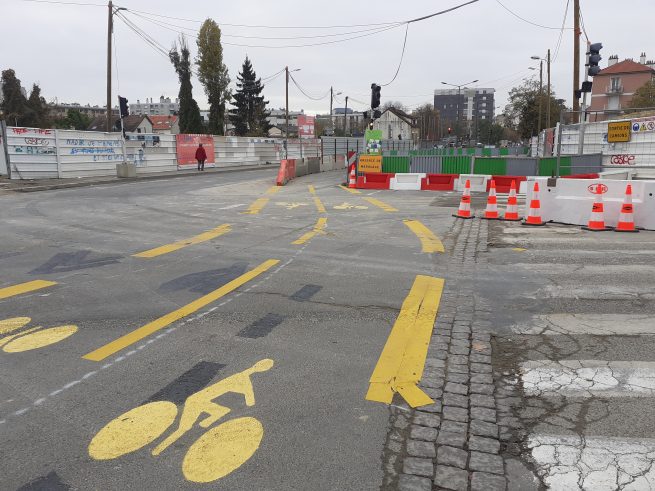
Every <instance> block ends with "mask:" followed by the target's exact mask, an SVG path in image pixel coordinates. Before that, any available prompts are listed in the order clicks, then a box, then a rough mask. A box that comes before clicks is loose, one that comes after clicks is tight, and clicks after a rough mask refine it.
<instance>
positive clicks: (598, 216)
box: [582, 184, 612, 232]
mask: <svg viewBox="0 0 655 491" xmlns="http://www.w3.org/2000/svg"><path fill="white" fill-rule="evenodd" d="M602 189H603V188H602V186H601V185H600V184H598V185H597V186H596V199H595V200H594V204H593V206H592V207H591V215H590V216H589V222H588V223H587V226H586V227H582V229H583V230H589V231H591V232H603V231H605V230H612V228H611V227H606V226H605V216H604V215H605V205H604V204H603V191H602Z"/></svg>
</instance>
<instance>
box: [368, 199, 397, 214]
mask: <svg viewBox="0 0 655 491" xmlns="http://www.w3.org/2000/svg"><path fill="white" fill-rule="evenodd" d="M364 199H365V200H366V201H368V202H369V203H371V204H372V205H375V206H377V207H378V208H382V209H383V210H384V211H388V212H394V211H398V209H396V208H394V207H393V206H391V205H388V204H386V203H385V202H384V201H380V200H379V199H375V198H364Z"/></svg>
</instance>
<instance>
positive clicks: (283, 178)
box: [276, 160, 296, 186]
mask: <svg viewBox="0 0 655 491" xmlns="http://www.w3.org/2000/svg"><path fill="white" fill-rule="evenodd" d="M295 177H296V161H295V160H282V161H281V162H280V170H279V171H278V173H277V181H276V182H277V185H278V186H284V185H285V184H286V183H287V182H289V181H290V180H291V179H294V178H295Z"/></svg>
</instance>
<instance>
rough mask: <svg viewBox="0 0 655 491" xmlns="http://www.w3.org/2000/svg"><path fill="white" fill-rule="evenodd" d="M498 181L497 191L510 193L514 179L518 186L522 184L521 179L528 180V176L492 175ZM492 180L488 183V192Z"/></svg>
mask: <svg viewBox="0 0 655 491" xmlns="http://www.w3.org/2000/svg"><path fill="white" fill-rule="evenodd" d="M491 178H492V179H493V180H494V182H495V183H496V192H498V193H509V190H510V189H511V188H512V181H516V187H517V188H519V187H520V186H521V181H527V180H528V178H527V177H526V176H492V177H491ZM490 185H491V181H489V182H488V183H487V192H489V187H490Z"/></svg>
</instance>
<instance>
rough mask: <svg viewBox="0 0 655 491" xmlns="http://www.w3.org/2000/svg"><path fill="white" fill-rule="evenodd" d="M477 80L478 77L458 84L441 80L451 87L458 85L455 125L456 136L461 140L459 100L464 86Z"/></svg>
mask: <svg viewBox="0 0 655 491" xmlns="http://www.w3.org/2000/svg"><path fill="white" fill-rule="evenodd" d="M475 82H478V79H475V80H473V81H471V82H468V83H465V84H461V85H457V84H450V83H448V82H441V83H442V84H443V85H450V86H451V87H457V126H455V137H456V138H457V139H458V140H459V100H460V98H461V96H462V87H466V86H467V85H471V84H474V83H475Z"/></svg>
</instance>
